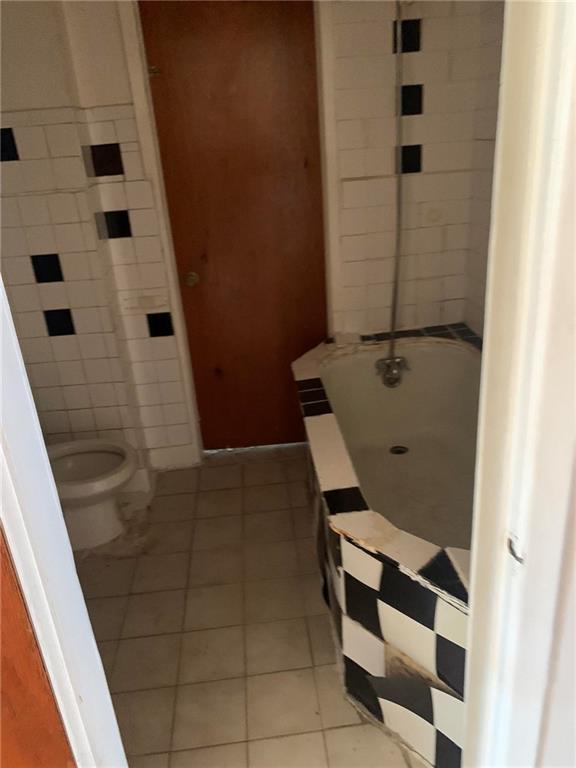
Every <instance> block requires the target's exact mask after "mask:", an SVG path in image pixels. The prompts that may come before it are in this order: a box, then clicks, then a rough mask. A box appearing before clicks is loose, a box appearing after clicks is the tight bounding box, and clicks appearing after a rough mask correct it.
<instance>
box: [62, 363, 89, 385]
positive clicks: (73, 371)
mask: <svg viewBox="0 0 576 768" xmlns="http://www.w3.org/2000/svg"><path fill="white" fill-rule="evenodd" d="M55 367H56V371H57V376H58V379H59V381H60V384H62V385H67V384H84V383H85V382H86V375H85V373H84V366H83V365H82V363H81V362H80V361H79V360H68V361H66V362H60V363H55Z"/></svg>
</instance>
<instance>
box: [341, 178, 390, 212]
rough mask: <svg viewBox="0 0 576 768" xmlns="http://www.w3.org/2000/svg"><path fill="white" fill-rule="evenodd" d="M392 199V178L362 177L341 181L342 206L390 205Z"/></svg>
mask: <svg viewBox="0 0 576 768" xmlns="http://www.w3.org/2000/svg"><path fill="white" fill-rule="evenodd" d="M394 200H395V181H394V179H392V178H382V179H363V180H358V181H344V182H342V207H343V208H362V207H363V206H373V205H392V204H393V203H394Z"/></svg>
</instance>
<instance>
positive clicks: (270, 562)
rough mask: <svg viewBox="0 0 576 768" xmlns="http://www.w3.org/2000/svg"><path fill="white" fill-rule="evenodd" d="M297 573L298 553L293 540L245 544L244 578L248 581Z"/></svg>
mask: <svg viewBox="0 0 576 768" xmlns="http://www.w3.org/2000/svg"><path fill="white" fill-rule="evenodd" d="M297 573H299V566H298V554H297V550H296V543H295V542H294V541H278V542H272V543H267V544H248V543H247V544H246V547H245V550H244V578H246V579H247V580H248V581H256V580H258V579H275V578H281V577H282V576H295V575H296V574H297Z"/></svg>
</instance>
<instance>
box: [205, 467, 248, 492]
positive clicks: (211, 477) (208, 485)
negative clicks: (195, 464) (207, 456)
mask: <svg viewBox="0 0 576 768" xmlns="http://www.w3.org/2000/svg"><path fill="white" fill-rule="evenodd" d="M241 486H242V467H241V466H240V465H239V464H230V465H228V464H225V465H223V466H215V467H214V466H212V467H211V466H203V467H202V468H201V470H200V490H201V491H215V490H217V489H219V488H240V487H241Z"/></svg>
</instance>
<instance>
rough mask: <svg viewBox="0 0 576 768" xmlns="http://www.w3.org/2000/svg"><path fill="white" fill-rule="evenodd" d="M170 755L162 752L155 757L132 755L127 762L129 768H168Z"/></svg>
mask: <svg viewBox="0 0 576 768" xmlns="http://www.w3.org/2000/svg"><path fill="white" fill-rule="evenodd" d="M169 759H170V754H169V753H168V752H162V753H161V754H158V753H157V754H155V755H134V756H133V757H130V758H129V760H128V766H129V768H168V761H169Z"/></svg>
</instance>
